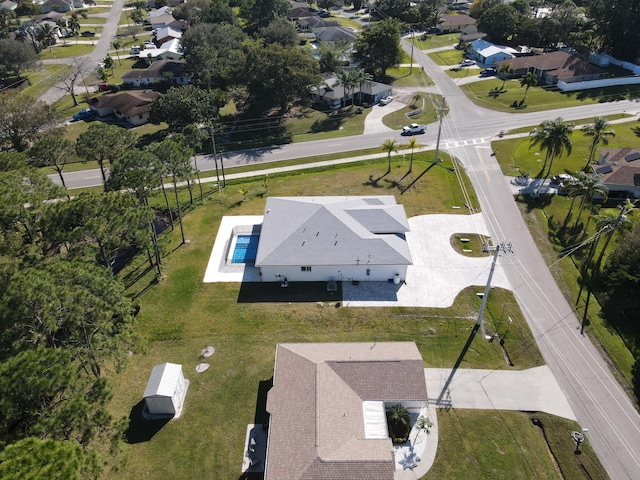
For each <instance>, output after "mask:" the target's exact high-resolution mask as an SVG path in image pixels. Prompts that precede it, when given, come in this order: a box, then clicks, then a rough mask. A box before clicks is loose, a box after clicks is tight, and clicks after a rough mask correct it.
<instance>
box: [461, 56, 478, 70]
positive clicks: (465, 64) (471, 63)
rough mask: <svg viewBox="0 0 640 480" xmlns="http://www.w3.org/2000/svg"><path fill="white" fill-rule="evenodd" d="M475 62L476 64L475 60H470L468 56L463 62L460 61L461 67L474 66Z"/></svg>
mask: <svg viewBox="0 0 640 480" xmlns="http://www.w3.org/2000/svg"><path fill="white" fill-rule="evenodd" d="M475 64H476V62H475V60H469V59H468V58H467V59H465V60H463V61H462V62H460V68H464V67H471V66H473V65H475Z"/></svg>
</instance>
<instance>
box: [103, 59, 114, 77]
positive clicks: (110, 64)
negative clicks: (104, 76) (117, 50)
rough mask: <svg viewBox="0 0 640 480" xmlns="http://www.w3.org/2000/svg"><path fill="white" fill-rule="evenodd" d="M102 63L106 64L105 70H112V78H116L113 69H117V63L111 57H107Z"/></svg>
mask: <svg viewBox="0 0 640 480" xmlns="http://www.w3.org/2000/svg"><path fill="white" fill-rule="evenodd" d="M102 63H104V69H105V70H111V76H112V77H113V76H114V73H113V68H114V67H115V62H114V61H113V58H111V55H107V56H106V57H104V60H102Z"/></svg>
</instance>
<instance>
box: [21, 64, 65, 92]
mask: <svg viewBox="0 0 640 480" xmlns="http://www.w3.org/2000/svg"><path fill="white" fill-rule="evenodd" d="M71 68H72V67H71V66H70V65H42V66H41V67H40V68H38V69H37V70H32V71H29V72H27V73H26V74H25V75H26V76H28V77H29V82H30V83H31V85H30V86H29V87H27V88H25V89H24V90H23V91H22V92H21V94H22V95H29V96H31V97H34V98H37V97H39V96H40V95H42V94H44V93H45V92H46V91H47V90H49V88H51V85H52V83H53V79H54V78H55V77H56V76H58V75H62V74H64V73H65V72H68V71H70V70H71Z"/></svg>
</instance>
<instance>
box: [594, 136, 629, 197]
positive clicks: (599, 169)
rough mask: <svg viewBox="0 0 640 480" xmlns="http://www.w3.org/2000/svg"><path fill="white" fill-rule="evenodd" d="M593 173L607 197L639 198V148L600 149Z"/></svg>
mask: <svg viewBox="0 0 640 480" xmlns="http://www.w3.org/2000/svg"><path fill="white" fill-rule="evenodd" d="M593 171H594V173H595V174H596V175H598V177H599V178H600V182H602V184H603V185H605V186H606V187H607V188H608V189H609V196H614V197H615V196H618V197H620V196H632V197H633V198H640V148H601V149H600V157H599V158H598V163H597V164H596V165H593Z"/></svg>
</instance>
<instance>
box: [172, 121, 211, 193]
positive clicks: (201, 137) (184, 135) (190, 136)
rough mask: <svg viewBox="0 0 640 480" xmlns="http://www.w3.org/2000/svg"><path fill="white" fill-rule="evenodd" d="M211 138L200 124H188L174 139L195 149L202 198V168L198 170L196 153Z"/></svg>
mask: <svg viewBox="0 0 640 480" xmlns="http://www.w3.org/2000/svg"><path fill="white" fill-rule="evenodd" d="M208 138H209V135H207V133H206V132H205V131H203V130H202V129H201V128H200V127H199V126H198V125H196V124H193V123H192V124H191V125H187V126H186V127H184V128H183V129H182V132H180V133H178V134H176V135H174V136H173V139H174V140H175V141H177V142H180V143H182V144H183V145H186V146H187V147H189V148H191V149H192V150H193V153H194V155H193V164H194V167H195V172H196V176H197V177H198V185H199V186H200V198H202V182H201V181H200V170H198V156H197V155H196V154H197V153H198V152H200V151H201V149H202V145H203V144H204V142H205V141H206V140H207V139H208Z"/></svg>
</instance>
